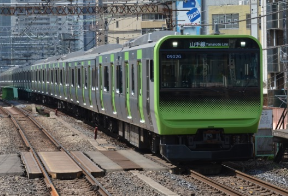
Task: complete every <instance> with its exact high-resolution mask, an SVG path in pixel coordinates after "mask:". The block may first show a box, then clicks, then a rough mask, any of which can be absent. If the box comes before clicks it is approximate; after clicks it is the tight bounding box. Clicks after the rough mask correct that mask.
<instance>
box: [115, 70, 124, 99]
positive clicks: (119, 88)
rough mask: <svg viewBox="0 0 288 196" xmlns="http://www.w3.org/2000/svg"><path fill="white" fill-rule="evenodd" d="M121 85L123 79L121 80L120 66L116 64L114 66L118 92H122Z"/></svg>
mask: <svg viewBox="0 0 288 196" xmlns="http://www.w3.org/2000/svg"><path fill="white" fill-rule="evenodd" d="M122 85H123V81H122V66H121V65H117V66H116V91H117V92H118V93H122V92H123V89H122Z"/></svg>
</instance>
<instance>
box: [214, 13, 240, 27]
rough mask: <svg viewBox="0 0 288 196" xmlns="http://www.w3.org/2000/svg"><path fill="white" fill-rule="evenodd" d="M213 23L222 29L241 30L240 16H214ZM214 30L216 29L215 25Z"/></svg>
mask: <svg viewBox="0 0 288 196" xmlns="http://www.w3.org/2000/svg"><path fill="white" fill-rule="evenodd" d="M212 21H213V23H214V24H218V26H219V28H222V29H236V28H239V22H238V21H239V14H212ZM212 28H213V29H214V25H213V26H212Z"/></svg>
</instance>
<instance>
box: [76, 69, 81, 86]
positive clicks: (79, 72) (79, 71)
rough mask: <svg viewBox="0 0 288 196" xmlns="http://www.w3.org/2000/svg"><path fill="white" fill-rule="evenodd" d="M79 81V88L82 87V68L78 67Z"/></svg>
mask: <svg viewBox="0 0 288 196" xmlns="http://www.w3.org/2000/svg"><path fill="white" fill-rule="evenodd" d="M77 79H78V80H77V81H78V88H80V87H81V70H80V68H78V77H77Z"/></svg>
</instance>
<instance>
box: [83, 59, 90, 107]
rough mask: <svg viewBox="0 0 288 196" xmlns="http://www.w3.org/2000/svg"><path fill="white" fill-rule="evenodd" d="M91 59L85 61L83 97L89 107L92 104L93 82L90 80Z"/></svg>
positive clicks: (85, 104) (84, 103) (85, 105)
mask: <svg viewBox="0 0 288 196" xmlns="http://www.w3.org/2000/svg"><path fill="white" fill-rule="evenodd" d="M90 64H91V62H90V61H85V62H84V65H85V66H84V67H83V80H82V81H83V91H82V99H83V105H84V107H87V108H89V107H90V106H91V105H92V104H91V99H90V98H91V84H90V83H91V82H90Z"/></svg>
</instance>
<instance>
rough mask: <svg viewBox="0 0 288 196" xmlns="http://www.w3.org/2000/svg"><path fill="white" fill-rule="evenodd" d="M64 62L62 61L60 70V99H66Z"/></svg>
mask: <svg viewBox="0 0 288 196" xmlns="http://www.w3.org/2000/svg"><path fill="white" fill-rule="evenodd" d="M64 70H65V69H64V63H60V72H59V96H60V99H64V87H65V84H64V83H65V74H64V73H65V71H64Z"/></svg>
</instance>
